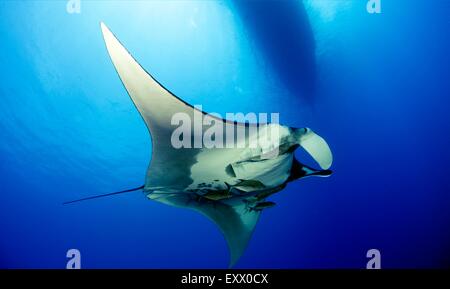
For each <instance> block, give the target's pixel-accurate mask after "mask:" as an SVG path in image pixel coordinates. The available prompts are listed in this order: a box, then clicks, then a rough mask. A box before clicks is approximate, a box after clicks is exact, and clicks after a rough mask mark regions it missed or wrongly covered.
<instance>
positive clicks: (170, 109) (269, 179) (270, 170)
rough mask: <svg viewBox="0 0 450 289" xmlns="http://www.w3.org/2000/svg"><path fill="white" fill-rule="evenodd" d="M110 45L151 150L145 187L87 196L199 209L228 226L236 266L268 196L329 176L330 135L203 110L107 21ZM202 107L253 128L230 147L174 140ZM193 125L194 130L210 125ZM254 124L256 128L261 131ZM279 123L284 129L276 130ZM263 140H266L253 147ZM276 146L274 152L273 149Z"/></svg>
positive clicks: (225, 123) (236, 125)
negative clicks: (153, 71)
mask: <svg viewBox="0 0 450 289" xmlns="http://www.w3.org/2000/svg"><path fill="white" fill-rule="evenodd" d="M101 30H102V33H103V37H104V41H105V43H106V48H107V51H108V53H109V55H110V57H111V60H112V63H113V65H114V67H115V69H116V71H117V74H118V75H119V77H120V79H121V81H122V83H123V85H124V86H125V89H126V91H127V92H128V94H129V96H130V98H131V100H132V101H133V103H134V105H135V106H136V108H137V110H138V111H139V113H140V115H141V116H142V118H143V120H144V122H145V124H146V126H147V128H148V130H149V133H150V136H151V142H152V154H151V161H150V165H149V167H148V169H147V173H146V178H145V184H144V185H143V186H141V187H139V188H136V189H131V190H126V191H121V192H115V193H110V194H106V195H100V196H94V197H88V198H84V199H79V200H75V201H71V202H67V203H73V202H78V201H83V200H87V199H93V198H98V197H104V196H109V195H114V194H121V193H126V192H130V191H138V190H139V191H142V192H143V193H144V194H145V196H146V197H147V198H148V199H149V200H153V201H157V202H161V203H164V204H167V205H171V206H175V207H180V208H188V209H192V210H194V211H197V212H199V213H201V214H203V215H204V216H206V217H207V218H209V219H210V220H212V221H213V222H214V223H215V224H216V225H217V226H218V227H219V229H220V231H221V232H222V233H223V235H224V237H225V239H226V242H227V244H228V248H229V251H230V263H229V266H230V267H232V266H234V265H235V264H236V262H237V261H238V260H239V258H240V257H241V255H242V254H243V252H244V250H245V248H246V247H247V244H248V242H249V240H250V237H251V235H252V233H253V231H254V228H255V225H256V223H257V221H258V219H259V216H260V215H261V212H262V211H263V210H265V209H267V208H270V207H273V206H274V205H275V203H274V202H271V201H268V197H269V196H271V195H272V194H274V193H277V192H280V191H281V190H283V189H284V188H285V187H286V185H287V183H289V182H292V181H294V180H297V179H300V178H304V177H308V176H322V177H325V176H329V175H330V174H331V171H330V170H329V168H330V166H331V163H332V154H331V151H330V148H329V146H328V145H327V143H326V142H325V140H324V139H323V138H322V137H320V136H319V135H317V134H316V133H314V132H313V131H312V130H311V129H309V128H293V127H286V126H282V125H279V124H273V123H247V122H244V123H240V122H236V121H229V120H226V119H221V118H218V117H217V116H215V115H212V114H207V113H205V112H203V111H199V110H198V109H197V108H196V107H194V106H192V105H190V104H188V103H186V102H184V101H183V100H181V99H180V98H178V97H177V96H175V95H174V94H173V93H171V92H170V91H169V90H167V89H166V88H165V87H164V86H162V85H161V84H160V83H159V82H158V81H156V80H155V79H154V78H153V77H152V75H150V74H149V73H148V72H147V71H146V70H144V69H143V68H142V67H141V66H140V65H139V63H138V62H137V61H136V60H135V59H134V58H133V56H131V54H130V53H129V52H128V51H127V50H126V49H125V47H124V46H123V45H122V44H121V43H120V42H119V40H118V39H117V38H116V37H115V36H114V35H113V33H112V32H111V31H110V30H109V29H108V28H107V27H106V25H105V24H104V23H101ZM177 113H183V114H185V115H188V116H192V117H194V115H195V114H201V115H202V116H203V117H204V118H205V119H207V120H208V121H209V123H210V124H211V123H215V125H220V126H222V127H223V128H224V131H227V130H229V129H243V130H244V131H245V132H246V133H245V134H244V135H243V136H241V137H235V138H233V139H232V142H233V144H235V146H232V147H231V148H229V147H221V148H220V147H193V148H192V147H190V148H188V147H179V148H176V147H174V146H173V144H172V142H171V137H172V133H173V130H174V126H173V125H172V122H171V120H172V116H173V115H174V114H177ZM207 128H208V126H207V127H202V129H201V130H197V131H195V130H193V131H192V132H191V133H190V135H191V136H190V137H191V138H193V137H195V136H196V134H199V133H200V134H202V133H204V132H205V130H207ZM255 128H257V129H256V130H255ZM273 128H276V129H277V131H278V133H277V134H273V135H272V134H269V131H270V129H273ZM261 139H264V141H263V142H258V143H263V145H259V146H256V147H255V146H250V145H242V144H243V143H245V144H250V143H252V141H253V142H254V141H255V140H258V141H260V140H261ZM298 147H302V148H303V149H305V150H306V152H308V153H309V154H310V155H311V156H312V158H313V159H314V160H315V161H316V162H317V163H318V165H319V166H320V168H321V169H315V168H312V167H310V166H307V165H305V164H302V163H301V162H300V161H298V160H297V159H296V157H295V155H294V152H295V150H296V149H297V148H298ZM274 151H275V152H276V153H271V152H274Z"/></svg>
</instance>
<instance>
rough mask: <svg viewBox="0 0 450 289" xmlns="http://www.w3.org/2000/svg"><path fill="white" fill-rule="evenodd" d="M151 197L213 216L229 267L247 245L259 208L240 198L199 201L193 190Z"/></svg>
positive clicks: (209, 217)
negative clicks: (228, 256)
mask: <svg viewBox="0 0 450 289" xmlns="http://www.w3.org/2000/svg"><path fill="white" fill-rule="evenodd" d="M148 197H149V198H150V199H154V200H156V201H158V202H162V203H165V204H168V205H172V206H177V207H183V208H189V209H193V210H195V211H197V212H199V213H201V214H203V215H205V216H206V217H208V219H210V220H212V221H213V222H214V223H215V224H216V225H217V226H218V227H219V229H220V231H221V232H222V234H223V235H224V237H225V240H226V241H227V244H228V248H229V250H230V263H229V267H233V266H234V265H235V264H236V262H237V261H238V260H239V258H240V257H241V256H242V254H243V253H244V251H245V248H246V247H247V244H248V242H249V240H250V237H251V235H252V233H253V230H254V228H255V225H256V223H257V222H258V219H259V215H260V213H261V212H260V211H258V210H251V211H249V210H248V208H247V204H246V203H245V202H244V201H243V200H242V199H240V198H233V199H232V200H227V201H223V202H222V201H221V202H219V201H208V200H206V201H197V200H195V199H193V198H192V194H186V193H179V194H164V193H160V194H159V193H152V194H150V195H148Z"/></svg>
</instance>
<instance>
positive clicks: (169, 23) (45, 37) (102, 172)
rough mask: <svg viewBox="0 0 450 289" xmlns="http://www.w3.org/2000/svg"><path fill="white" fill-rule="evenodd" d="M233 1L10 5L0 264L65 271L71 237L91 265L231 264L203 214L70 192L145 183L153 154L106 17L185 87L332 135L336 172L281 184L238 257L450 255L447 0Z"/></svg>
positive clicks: (439, 259) (2, 24) (2, 20)
mask: <svg viewBox="0 0 450 289" xmlns="http://www.w3.org/2000/svg"><path fill="white" fill-rule="evenodd" d="M231 2H233V1H83V0H82V1H81V10H80V12H81V13H68V11H67V9H66V5H67V1H1V2H0V35H1V39H0V68H1V69H0V79H1V86H0V97H1V100H2V104H1V105H0V120H1V121H0V136H1V137H0V180H1V187H0V188H1V189H0V267H2V268H65V266H66V262H67V258H66V252H67V250H68V249H71V248H76V249H78V250H79V251H80V252H81V262H82V267H83V268H205V267H206V268H226V267H227V264H228V250H227V246H226V243H225V240H224V239H223V237H222V235H221V234H220V232H219V230H218V229H217V228H216V226H215V225H214V224H213V223H212V222H210V221H209V220H207V219H206V218H205V217H203V216H201V215H200V214H198V213H196V212H193V211H189V210H184V209H178V208H174V207H170V206H166V205H163V204H160V203H156V202H152V201H149V200H147V199H146V198H145V196H144V195H143V194H140V193H131V194H124V195H119V196H114V197H110V198H104V199H98V200H93V201H89V202H84V203H78V204H75V205H71V206H63V205H62V203H63V202H64V201H68V200H72V199H77V198H81V197H85V196H89V195H96V194H101V193H107V192H113V191H118V190H123V189H127V188H131V187H137V186H139V185H142V184H143V181H144V176H145V171H146V169H147V165H148V163H149V161H150V154H151V143H150V138H149V135H148V132H147V129H146V127H145V125H144V123H143V122H142V119H141V117H140V116H139V114H138V113H137V112H136V110H135V108H134V106H133V104H132V102H131V101H130V99H129V97H128V95H127V93H126V91H125V90H124V88H123V85H122V84H121V82H120V80H119V78H118V76H117V74H116V72H115V70H114V67H113V65H112V63H111V61H110V59H109V56H108V54H107V51H106V48H105V45H104V42H103V38H102V35H101V31H100V25H99V23H100V21H103V22H105V23H106V24H107V25H108V26H109V28H110V29H111V30H112V31H113V32H114V33H115V35H116V36H117V37H118V38H119V39H120V40H121V42H122V43H123V44H124V45H125V46H126V47H127V48H128V49H129V50H130V52H131V53H132V54H133V55H134V56H135V57H136V59H137V60H138V61H139V62H140V63H141V64H142V66H143V67H145V68H146V69H147V70H148V71H150V72H151V73H152V74H153V75H154V76H155V77H156V78H157V79H158V80H159V81H160V82H161V83H163V84H164V86H166V87H168V88H170V90H171V91H172V92H174V93H175V94H176V95H178V96H179V97H181V98H182V99H183V100H185V101H187V102H189V103H191V104H201V105H202V106H203V109H204V110H206V111H208V112H218V113H221V114H225V113H226V112H250V111H252V112H279V113H280V121H281V123H283V124H286V125H290V126H296V127H303V126H308V127H311V128H312V129H314V130H315V131H316V132H318V133H319V134H320V135H322V136H323V137H324V138H325V139H326V140H327V141H328V143H329V144H330V146H331V149H332V151H333V154H334V164H333V167H332V169H333V171H334V174H333V175H332V176H331V177H330V178H326V179H322V178H321V179H318V178H310V179H304V180H300V181H297V182H294V183H291V184H290V185H289V186H288V187H287V189H285V190H284V191H282V192H280V193H279V194H277V195H274V196H273V197H272V200H273V201H275V202H276V203H277V206H276V207H275V208H272V209H268V210H266V211H264V213H263V214H262V216H261V218H260V221H259V223H258V225H257V227H256V230H255V233H254V235H253V238H252V240H251V241H250V244H249V246H248V249H247V251H246V253H245V254H244V255H243V256H242V258H241V260H240V261H239V262H238V264H237V266H236V267H237V268H365V266H366V262H367V260H368V259H367V258H366V252H367V251H368V250H369V249H372V248H376V249H378V250H379V251H380V252H381V262H382V267H384V268H399V267H400V268H405V267H406V268H411V267H412V268H417V267H427V268H428V267H448V266H449V264H450V231H449V229H450V195H449V194H450V181H449V179H448V176H447V164H448V163H450V153H449V151H448V149H449V147H450V137H449V133H450V115H449V113H448V109H449V107H450V100H449V96H450V93H449V92H450V90H449V88H450V87H449V86H450V84H449V79H448V76H449V67H450V61H449V56H448V52H449V51H450V47H449V42H450V41H449V31H448V27H450V26H449V21H450V20H449V16H448V13H449V12H450V2H449V1H446V0H437V1H419V0H408V1H407V0H396V1H389V0H382V1H381V2H382V13H381V14H369V13H367V11H366V2H367V1H365V0H354V1H347V0H342V1H339V0H316V1H314V0H305V1H303V2H298V3H297V4H298V9H301V13H300V12H299V13H297V12H295V11H293V9H282V8H280V9H278V8H279V7H281V6H280V5H287V4H283V1H281V2H280V1H274V2H272V3H271V5H273V6H272V7H271V5H266V6H265V7H263V8H261V7H260V8H259V9H260V11H258V13H252V12H253V11H254V10H252V9H253V7H248V6H246V5H249V4H248V3H244V4H242V3H241V4H242V5H239V3H238V4H237V2H234V3H231ZM277 5H278V6H277ZM250 6H251V5H250ZM261 9H262V10H261ZM268 9H269V10H270V11H272V12H273V14H274V15H275V16H274V17H276V18H277V19H278V21H280V22H283V21H285V22H286V21H287V23H288V24H291V25H292V27H302V29H301V30H298V31H297V30H296V29H295V28H290V29H285V28H283V27H284V26H283V25H282V24H280V23H278V21H274V22H273V23H269V25H268V23H267V21H265V19H264V18H258V17H267V15H270V14H271V13H268ZM249 15H250V16H251V17H249ZM295 17H303V18H302V19H301V21H300V22H297V21H298V20H299V19H297V18H295ZM249 18H250V19H249ZM261 19H262V20H261ZM299 23H301V24H299ZM296 25H298V26H296ZM302 25H303V26H302ZM305 33H306V34H305ZM307 33H311V35H312V38H311V37H309V36H308V34H307ZM305 35H306V36H305ZM299 37H304V38H302V39H306V40H308V39H309V40H308V41H309V42H308V41H306V40H305V42H304V48H302V42H300V41H298V39H299ZM297 47H298V49H297ZM294 48H295V49H294ZM300 54H301V55H300ZM280 55H281V56H280ZM286 59H289V60H290V61H286ZM297 63H300V64H305V63H308V65H305V66H304V69H303V67H298V66H297V67H294V66H295V64H297ZM295 75H298V77H297V78H296V77H295ZM310 82H314V85H311V87H312V88H311V87H308V89H305V85H307V84H308V83H309V84H311V83H310ZM299 83H300V84H299ZM305 83H306V84H305ZM302 84H303V85H302ZM299 157H300V158H302V159H303V160H304V159H305V157H306V156H305V155H304V154H301V153H300V152H299Z"/></svg>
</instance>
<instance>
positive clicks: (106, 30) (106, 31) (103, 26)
mask: <svg viewBox="0 0 450 289" xmlns="http://www.w3.org/2000/svg"><path fill="white" fill-rule="evenodd" d="M100 28H101V29H102V33H103V37H104V38H106V37H107V36H108V35H111V34H112V32H111V30H109V28H108V26H106V24H105V23H104V22H103V21H100Z"/></svg>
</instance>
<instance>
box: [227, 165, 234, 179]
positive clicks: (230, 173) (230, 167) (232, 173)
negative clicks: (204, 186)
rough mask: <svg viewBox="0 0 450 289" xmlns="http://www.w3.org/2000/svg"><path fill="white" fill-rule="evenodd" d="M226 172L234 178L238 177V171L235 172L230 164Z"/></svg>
mask: <svg viewBox="0 0 450 289" xmlns="http://www.w3.org/2000/svg"><path fill="white" fill-rule="evenodd" d="M225 172H226V173H227V175H229V176H230V177H233V178H235V177H236V173H235V172H234V170H233V167H232V166H231V165H228V166H227V167H226V168H225Z"/></svg>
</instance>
